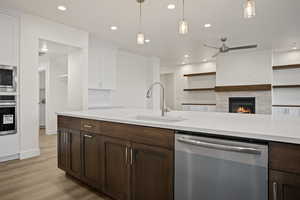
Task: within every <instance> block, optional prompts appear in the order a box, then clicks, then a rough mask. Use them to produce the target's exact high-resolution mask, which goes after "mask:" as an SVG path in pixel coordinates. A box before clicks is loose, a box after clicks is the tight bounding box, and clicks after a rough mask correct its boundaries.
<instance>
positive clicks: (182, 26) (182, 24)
mask: <svg viewBox="0 0 300 200" xmlns="http://www.w3.org/2000/svg"><path fill="white" fill-rule="evenodd" d="M188 32H189V25H188V22H187V21H185V20H184V19H183V20H180V21H179V34H182V35H184V34H187V33H188Z"/></svg>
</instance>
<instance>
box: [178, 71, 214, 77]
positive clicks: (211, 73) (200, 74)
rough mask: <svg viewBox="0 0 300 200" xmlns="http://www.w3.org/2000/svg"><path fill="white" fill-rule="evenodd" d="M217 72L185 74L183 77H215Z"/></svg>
mask: <svg viewBox="0 0 300 200" xmlns="http://www.w3.org/2000/svg"><path fill="white" fill-rule="evenodd" d="M215 74H216V72H202V73H193V74H184V75H183V76H187V77H191V76H206V75H215Z"/></svg>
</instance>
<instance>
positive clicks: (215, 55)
mask: <svg viewBox="0 0 300 200" xmlns="http://www.w3.org/2000/svg"><path fill="white" fill-rule="evenodd" d="M220 53H221V52H220V51H219V52H218V53H216V54H214V55H213V56H212V57H213V58H215V57H217V56H218V55H219V54H220Z"/></svg>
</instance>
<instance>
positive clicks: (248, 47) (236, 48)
mask: <svg viewBox="0 0 300 200" xmlns="http://www.w3.org/2000/svg"><path fill="white" fill-rule="evenodd" d="M252 48H257V44H255V45H246V46H240V47H230V48H229V49H228V50H229V51H233V50H240V49H252Z"/></svg>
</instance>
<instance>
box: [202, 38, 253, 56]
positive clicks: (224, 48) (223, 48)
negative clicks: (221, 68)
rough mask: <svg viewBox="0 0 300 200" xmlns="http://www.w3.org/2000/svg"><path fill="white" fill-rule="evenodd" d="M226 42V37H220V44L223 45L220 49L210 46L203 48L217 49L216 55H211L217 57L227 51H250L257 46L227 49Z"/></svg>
mask: <svg viewBox="0 0 300 200" xmlns="http://www.w3.org/2000/svg"><path fill="white" fill-rule="evenodd" d="M226 41H227V38H226V37H222V38H221V42H222V43H223V44H222V46H221V47H214V46H211V45H207V44H204V46H205V47H208V48H212V49H218V50H219V51H218V53H216V54H215V55H213V56H212V57H213V58H214V57H217V56H218V55H219V54H220V53H227V52H229V51H235V50H241V49H252V48H257V46H258V45H257V44H255V45H245V46H239V47H228V46H227V45H226V44H225V42H226Z"/></svg>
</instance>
